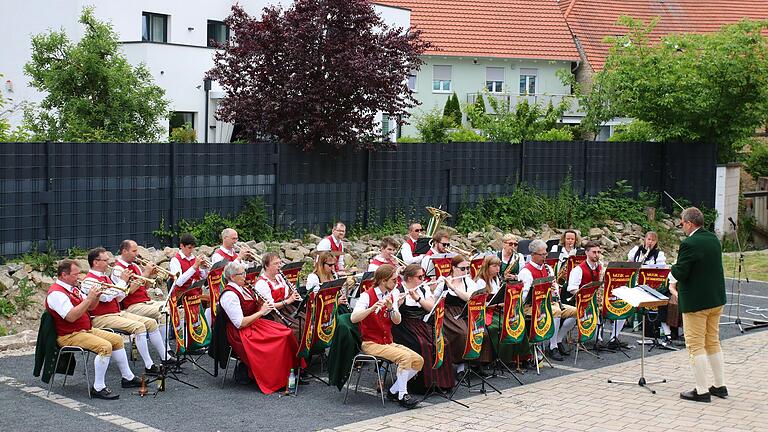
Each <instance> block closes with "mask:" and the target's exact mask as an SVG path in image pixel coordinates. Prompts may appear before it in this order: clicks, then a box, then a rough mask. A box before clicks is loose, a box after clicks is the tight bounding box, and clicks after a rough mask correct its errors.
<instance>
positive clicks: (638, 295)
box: [612, 286, 668, 307]
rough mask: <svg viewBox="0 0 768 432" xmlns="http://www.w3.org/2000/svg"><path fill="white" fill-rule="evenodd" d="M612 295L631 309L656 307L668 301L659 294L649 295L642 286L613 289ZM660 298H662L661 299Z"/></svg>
mask: <svg viewBox="0 0 768 432" xmlns="http://www.w3.org/2000/svg"><path fill="white" fill-rule="evenodd" d="M612 293H613V294H614V295H615V296H616V297H618V298H620V299H622V300H624V301H625V302H627V303H629V304H630V305H632V306H633V307H638V306H657V305H659V302H661V305H664V304H666V303H667V301H668V299H667V298H666V297H665V296H663V295H661V294H660V293H656V295H654V294H651V293H650V292H648V291H646V290H644V289H643V288H642V286H640V287H635V288H629V287H625V286H622V287H618V288H614V289H613V291H612ZM661 297H664V298H663V299H662V298H661Z"/></svg>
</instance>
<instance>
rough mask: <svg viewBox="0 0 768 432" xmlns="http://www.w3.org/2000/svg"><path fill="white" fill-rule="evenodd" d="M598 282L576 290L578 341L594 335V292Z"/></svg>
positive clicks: (584, 340) (595, 302) (595, 306)
mask: <svg viewBox="0 0 768 432" xmlns="http://www.w3.org/2000/svg"><path fill="white" fill-rule="evenodd" d="M599 288H600V282H596V283H595V282H593V283H589V284H587V285H585V286H583V287H581V288H580V289H579V291H577V292H576V328H577V330H578V331H579V342H586V341H588V340H590V339H592V338H593V337H594V336H595V330H597V310H598V309H597V301H596V299H595V294H596V293H597V290H598V289H599Z"/></svg>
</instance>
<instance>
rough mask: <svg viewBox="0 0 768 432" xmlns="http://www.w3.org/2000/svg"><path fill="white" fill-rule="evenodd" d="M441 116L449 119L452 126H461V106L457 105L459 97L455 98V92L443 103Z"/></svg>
mask: <svg viewBox="0 0 768 432" xmlns="http://www.w3.org/2000/svg"><path fill="white" fill-rule="evenodd" d="M443 116H445V117H446V118H448V119H450V121H451V122H452V123H453V125H454V126H461V105H459V97H458V96H456V92H453V94H452V95H451V96H449V97H448V100H447V101H445V108H443Z"/></svg>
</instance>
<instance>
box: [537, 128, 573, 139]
mask: <svg viewBox="0 0 768 432" xmlns="http://www.w3.org/2000/svg"><path fill="white" fill-rule="evenodd" d="M533 139H534V141H573V131H572V130H571V128H569V127H567V126H566V127H562V128H552V129H549V130H547V131H544V132H541V133H539V134H537V135H536V136H535V137H534V138H533Z"/></svg>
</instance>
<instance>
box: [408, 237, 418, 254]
mask: <svg viewBox="0 0 768 432" xmlns="http://www.w3.org/2000/svg"><path fill="white" fill-rule="evenodd" d="M405 242H406V243H408V246H409V247H410V248H411V255H413V256H419V255H417V254H416V242H415V241H413V239H412V238H411V236H408V238H407V239H405Z"/></svg>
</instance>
